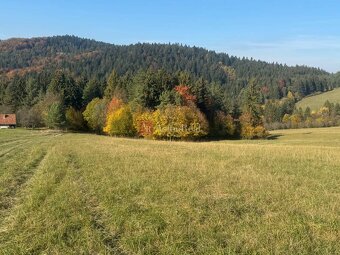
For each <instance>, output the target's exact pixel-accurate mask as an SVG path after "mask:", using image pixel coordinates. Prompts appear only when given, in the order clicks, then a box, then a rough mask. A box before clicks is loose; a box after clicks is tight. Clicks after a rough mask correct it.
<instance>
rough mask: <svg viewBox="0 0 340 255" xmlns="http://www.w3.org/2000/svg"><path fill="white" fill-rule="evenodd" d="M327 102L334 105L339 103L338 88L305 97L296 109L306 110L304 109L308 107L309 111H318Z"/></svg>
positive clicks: (339, 90) (339, 89)
mask: <svg viewBox="0 0 340 255" xmlns="http://www.w3.org/2000/svg"><path fill="white" fill-rule="evenodd" d="M327 100H328V101H329V102H330V103H334V104H336V103H340V88H336V89H334V90H332V91H328V92H325V93H321V94H318V95H315V96H309V97H305V98H304V99H302V100H301V101H300V102H298V103H297V105H296V106H297V108H299V107H301V108H302V109H306V107H307V106H309V107H310V108H311V110H319V109H320V108H321V107H322V106H323V105H324V103H325V102H326V101H327Z"/></svg>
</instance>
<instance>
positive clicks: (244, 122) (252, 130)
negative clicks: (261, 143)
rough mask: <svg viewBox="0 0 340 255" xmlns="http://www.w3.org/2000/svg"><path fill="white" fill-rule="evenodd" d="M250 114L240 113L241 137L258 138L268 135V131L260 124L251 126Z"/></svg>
mask: <svg viewBox="0 0 340 255" xmlns="http://www.w3.org/2000/svg"><path fill="white" fill-rule="evenodd" d="M251 123H252V119H251V115H250V114H248V113H244V114H242V116H241V117H240V124H241V137H242V138H243V139H260V138H265V137H267V136H268V132H267V131H266V129H265V127H264V126H263V125H261V124H259V125H255V126H253V125H252V124H251Z"/></svg>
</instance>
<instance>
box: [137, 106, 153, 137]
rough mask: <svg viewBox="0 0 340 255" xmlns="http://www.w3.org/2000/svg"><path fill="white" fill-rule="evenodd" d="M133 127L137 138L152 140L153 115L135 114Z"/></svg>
mask: <svg viewBox="0 0 340 255" xmlns="http://www.w3.org/2000/svg"><path fill="white" fill-rule="evenodd" d="M134 127H135V128H136V130H137V134H138V135H139V136H141V137H144V138H152V137H153V131H154V120H153V113H152V112H151V111H145V112H139V113H136V114H135V115H134Z"/></svg>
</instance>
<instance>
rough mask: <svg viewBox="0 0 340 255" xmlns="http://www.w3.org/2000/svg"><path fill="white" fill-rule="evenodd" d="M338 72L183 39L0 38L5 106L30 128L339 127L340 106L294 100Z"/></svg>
mask: <svg viewBox="0 0 340 255" xmlns="http://www.w3.org/2000/svg"><path fill="white" fill-rule="evenodd" d="M339 86H340V76H339V74H330V73H327V72H326V71H323V70H321V69H318V68H311V67H306V66H295V67H289V66H287V65H282V64H278V63H266V62H263V61H257V60H254V59H246V58H238V57H234V56H229V55H228V54H225V53H216V52H214V51H208V50H206V49H203V48H198V47H190V46H186V45H180V44H145V43H144V44H135V45H125V46H123V45H112V44H107V43H102V42H97V41H94V40H89V39H82V38H79V37H75V36H55V37H46V38H32V39H9V40H5V41H0V112H6V113H11V112H15V113H17V117H18V121H19V124H20V125H21V126H24V127H31V128H36V127H49V128H61V129H71V130H75V131H92V132H96V133H106V134H109V135H115V136H139V137H145V138H153V139H185V140H186V139H190V140H193V139H201V138H204V137H208V138H239V137H242V138H247V139H251V138H262V137H265V136H267V135H268V132H267V130H268V129H276V128H291V127H293V128H294V127H304V126H308V127H313V126H333V125H339V123H340V121H339V119H340V117H339V116H340V106H339V105H338V104H336V105H334V104H330V103H329V102H326V103H325V106H324V107H323V108H322V109H320V111H318V112H311V111H310V109H305V110H302V109H297V108H296V107H295V103H296V102H298V101H299V100H301V99H302V98H304V97H306V96H308V95H312V94H314V93H319V92H325V91H329V90H332V89H334V88H336V87H339Z"/></svg>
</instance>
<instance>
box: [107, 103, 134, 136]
mask: <svg viewBox="0 0 340 255" xmlns="http://www.w3.org/2000/svg"><path fill="white" fill-rule="evenodd" d="M103 131H104V132H105V133H107V134H109V135H111V136H112V135H115V136H133V135H135V134H136V129H135V127H134V125H133V117H132V113H131V109H130V107H129V106H127V105H123V106H122V107H120V108H119V109H117V110H116V111H113V112H111V113H108V115H107V118H106V125H105V127H104V129H103Z"/></svg>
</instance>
